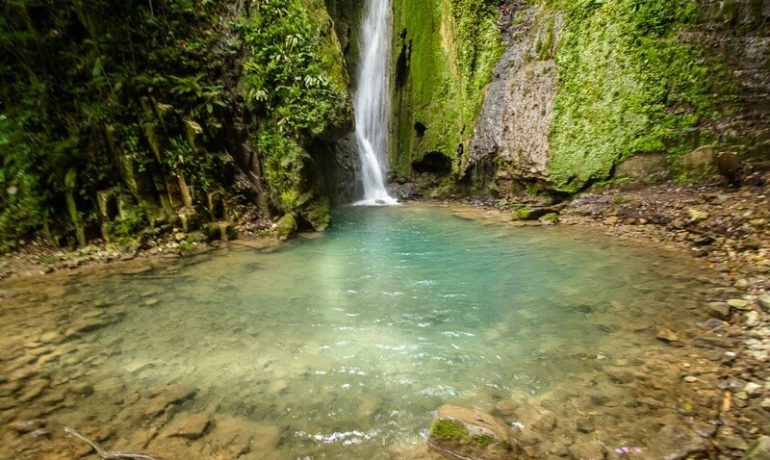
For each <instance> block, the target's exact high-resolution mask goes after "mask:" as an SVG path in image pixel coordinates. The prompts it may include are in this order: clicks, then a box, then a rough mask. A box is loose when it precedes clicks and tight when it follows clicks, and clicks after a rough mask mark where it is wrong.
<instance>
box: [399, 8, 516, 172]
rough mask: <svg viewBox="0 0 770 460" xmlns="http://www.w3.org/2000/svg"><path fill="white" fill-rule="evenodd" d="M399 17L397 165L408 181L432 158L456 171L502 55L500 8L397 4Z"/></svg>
mask: <svg viewBox="0 0 770 460" xmlns="http://www.w3.org/2000/svg"><path fill="white" fill-rule="evenodd" d="M394 13H395V16H394V53H393V55H394V59H395V62H394V65H393V68H394V69H395V71H396V72H395V73H396V75H395V81H394V83H395V85H394V86H395V101H394V107H393V115H394V127H395V129H394V132H393V140H394V142H393V143H392V151H391V159H392V161H391V163H392V166H393V167H394V169H395V170H396V171H397V172H398V173H399V174H401V175H409V174H411V172H412V171H411V164H412V162H413V161H415V160H419V159H420V158H422V156H423V155H425V154H427V153H428V152H440V153H442V154H444V155H445V156H447V157H448V158H450V159H452V160H453V162H454V163H455V165H458V164H459V158H458V157H459V156H460V155H461V154H462V153H463V151H464V149H466V148H467V147H468V145H469V143H470V140H471V138H472V136H473V124H474V120H475V118H476V115H477V114H478V112H479V109H480V107H481V103H482V100H483V91H484V88H485V87H486V85H487V84H488V83H489V81H490V80H491V78H492V71H493V69H494V66H495V64H496V63H497V61H498V59H499V57H500V54H501V53H502V50H503V46H502V43H501V40H500V35H499V31H498V28H497V21H498V17H499V14H498V10H497V6H496V2H492V1H489V0H419V1H418V0H396V1H395V2H394ZM418 122H419V124H421V125H422V126H425V127H426V128H427V129H425V130H424V132H421V133H418V132H417V131H416V130H415V129H414V126H415V125H416V124H417V123H418ZM461 145H462V146H463V147H460V146H461Z"/></svg>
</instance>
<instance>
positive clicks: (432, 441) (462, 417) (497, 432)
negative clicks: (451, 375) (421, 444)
mask: <svg viewBox="0 0 770 460" xmlns="http://www.w3.org/2000/svg"><path fill="white" fill-rule="evenodd" d="M428 446H429V447H430V449H431V450H433V451H434V452H437V453H439V454H441V455H443V456H444V457H446V458H450V459H457V458H474V459H482V460H493V459H500V460H502V459H508V458H516V455H517V454H518V453H519V446H518V443H516V442H515V440H514V439H513V438H512V433H511V430H510V429H508V427H507V426H506V425H505V423H503V422H502V421H501V420H499V419H497V418H495V417H493V416H491V415H489V414H486V413H484V412H480V411H476V410H472V409H466V408H464V407H459V406H450V405H444V406H441V407H439V408H438V410H437V411H436V415H435V417H434V419H433V425H432V426H431V431H430V436H429V437H428Z"/></svg>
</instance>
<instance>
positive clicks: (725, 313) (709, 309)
mask: <svg viewBox="0 0 770 460" xmlns="http://www.w3.org/2000/svg"><path fill="white" fill-rule="evenodd" d="M706 313H708V315H709V316H711V317H712V318H718V319H728V318H729V317H730V306H729V305H727V304H726V303H724V302H709V303H708V304H706Z"/></svg>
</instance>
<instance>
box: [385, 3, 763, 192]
mask: <svg viewBox="0 0 770 460" xmlns="http://www.w3.org/2000/svg"><path fill="white" fill-rule="evenodd" d="M469 3H470V2H462V1H450V0H445V1H439V0H436V1H432V2H419V5H418V4H417V2H414V1H409V0H402V1H397V2H396V24H395V32H396V34H397V36H396V44H397V45H399V46H400V47H398V46H397V48H396V50H395V56H394V59H395V63H394V78H395V79H396V82H397V84H396V87H395V90H394V100H395V109H394V113H395V115H394V117H395V121H394V127H393V130H394V136H395V138H396V140H397V142H395V143H394V147H393V148H394V150H393V152H392V155H393V158H394V165H393V166H394V170H395V171H397V172H398V173H399V174H402V175H406V176H411V177H417V178H418V179H419V180H418V183H420V184H428V185H429V186H431V187H433V188H434V190H433V192H432V193H434V194H436V193H437V194H439V195H440V194H442V193H443V194H446V193H460V194H464V193H469V192H470V193H473V194H481V195H492V196H498V195H500V196H505V195H508V194H510V193H513V192H515V191H517V190H521V189H522V188H525V187H528V185H527V184H530V185H537V186H538V188H546V189H549V190H551V191H555V192H567V193H574V192H576V191H579V190H581V189H583V188H585V187H586V186H588V185H590V184H592V183H595V182H600V181H604V180H607V179H609V178H611V177H612V176H613V174H614V171H615V169H616V167H617V166H618V165H619V164H621V163H623V162H624V161H625V160H627V159H629V158H632V157H635V156H640V155H649V156H652V157H654V158H656V160H655V161H653V162H652V163H654V164H660V162H659V161H658V160H657V159H658V158H659V159H661V160H662V162H663V164H664V166H663V168H664V169H665V170H666V174H668V176H669V177H671V176H673V175H676V174H683V173H681V172H680V171H677V170H676V166H675V165H676V164H677V161H678V159H679V158H681V157H682V156H683V155H685V154H687V153H688V152H690V151H691V150H694V149H696V148H698V147H700V146H703V145H713V151H715V152H718V151H735V152H737V153H738V154H739V156H740V157H742V158H749V157H764V158H767V156H768V155H770V152H768V150H767V149H768V144H767V142H768V140H767V139H768V132H769V131H768V129H769V128H770V121H769V118H768V116H767V106H768V104H767V100H768V95H770V83H769V82H768V75H770V72H768V67H767V63H768V61H769V60H770V57H769V56H770V46H767V45H768V43H769V42H768V40H770V32H769V29H768V24H770V21H769V20H768V18H770V2H767V1H761V0H729V1H710V0H702V1H700V2H698V1H696V0H687V1H683V2H668V1H664V0H660V1H658V0H650V1H638V0H618V1H612V2H603V1H587V0H539V1H526V0H509V1H504V2H502V4H500V5H498V4H495V5H485V6H486V9H484V8H482V7H479V6H478V5H477V8H475V9H474V11H475V12H476V13H475V15H470V16H465V17H464V19H465V20H466V21H468V20H469V21H474V22H475V26H474V27H470V28H469V29H472V30H473V33H471V34H462V33H453V31H455V30H457V28H458V27H460V26H459V25H458V24H459V21H458V20H457V18H456V17H455V16H453V15H452V14H451V13H452V12H455V11H458V9H461V8H462V7H463V6H467V5H468V4H469ZM464 27H466V28H468V26H467V24H466V25H465V26H464ZM415 28H416V29H415ZM466 30H468V29H466ZM399 34H400V35H399ZM498 43H502V44H503V46H502V52H501V53H500V52H499V51H500V48H499V47H498V45H497V44H498ZM469 50H470V51H469ZM469 55H470V56H475V57H474V58H473V59H471V60H470V61H463V56H469ZM491 57H494V59H495V60H496V62H495V65H494V66H491V65H489V63H490V62H491V61H490V58H491ZM464 66H465V67H464ZM457 69H460V70H459V71H458V70H457ZM462 69H465V70H466V71H462ZM468 70H470V71H468ZM457 88H460V90H459V91H458V90H456V89H457ZM462 89H471V91H465V92H463V91H462ZM434 152H440V153H441V155H442V156H443V157H445V158H447V159H448V161H446V162H445V163H443V165H444V167H445V168H449V167H451V173H452V181H451V184H449V183H448V181H447V180H444V181H443V183H441V185H439V182H438V181H436V180H432V181H431V180H428V181H426V180H424V174H423V173H424V172H426V171H427V172H430V173H436V172H440V171H439V170H440V169H441V168H431V165H433V164H436V161H435V155H433V153H434ZM426 155H430V156H429V157H427V158H428V159H429V160H431V161H429V162H428V163H429V164H427V165H426V164H422V163H421V160H422V159H423V158H426ZM444 172H445V173H447V174H448V173H449V171H444ZM420 178H422V179H420ZM436 187H437V188H436ZM468 187H470V189H468ZM471 191H472V192H471Z"/></svg>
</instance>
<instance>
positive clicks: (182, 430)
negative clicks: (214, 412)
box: [164, 413, 211, 440]
mask: <svg viewBox="0 0 770 460" xmlns="http://www.w3.org/2000/svg"><path fill="white" fill-rule="evenodd" d="M210 424H211V417H209V415H208V414H195V415H190V414H188V413H181V414H179V415H177V416H176V418H175V419H174V421H173V422H171V424H170V425H169V426H168V428H167V429H166V431H165V434H164V436H165V437H167V438H170V437H179V438H185V439H190V440H195V439H198V438H200V437H201V436H203V434H204V433H205V432H206V429H207V428H208V427H209V425H210Z"/></svg>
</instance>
